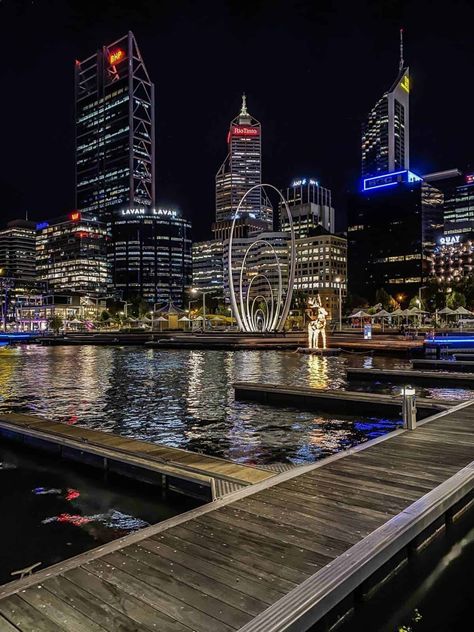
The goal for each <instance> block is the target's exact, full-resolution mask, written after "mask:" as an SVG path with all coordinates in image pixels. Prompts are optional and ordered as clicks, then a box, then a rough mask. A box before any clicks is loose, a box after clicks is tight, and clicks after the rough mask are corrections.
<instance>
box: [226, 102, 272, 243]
mask: <svg viewBox="0 0 474 632" xmlns="http://www.w3.org/2000/svg"><path fill="white" fill-rule="evenodd" d="M227 148H228V153H227V156H226V159H225V160H224V162H223V163H222V165H221V167H220V168H219V171H218V172H217V175H216V225H217V226H216V228H217V227H218V225H219V223H220V222H225V221H228V220H232V219H233V217H234V215H235V212H236V210H237V207H238V205H239V202H240V201H241V199H242V197H243V196H244V194H245V193H246V192H247V191H248V190H249V189H250V188H251V187H253V186H255V185H258V184H261V183H262V127H261V124H260V123H259V122H258V121H257V119H255V118H254V117H253V116H251V115H250V114H249V112H248V111H247V102H246V97H245V95H243V96H242V108H241V110H240V113H239V114H238V116H237V117H236V118H234V119H233V120H232V121H231V123H230V127H229V131H228V133H227ZM241 211H242V214H248V216H249V217H250V218H252V219H256V220H261V221H263V222H265V224H266V228H267V230H268V229H271V228H272V226H273V210H272V208H271V205H270V204H269V202H268V200H267V198H266V196H265V195H264V193H262V191H261V189H255V190H254V191H252V192H251V193H250V194H249V195H248V196H247V197H246V199H245V202H244V203H243V205H242V206H241ZM227 236H228V235H227Z"/></svg>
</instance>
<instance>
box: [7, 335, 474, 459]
mask: <svg viewBox="0 0 474 632" xmlns="http://www.w3.org/2000/svg"><path fill="white" fill-rule="evenodd" d="M348 364H349V365H351V366H367V367H372V366H374V367H380V366H386V367H392V368H393V367H397V366H400V367H406V366H408V362H407V361H406V360H401V359H391V358H373V357H370V356H362V355H345V356H340V357H327V358H321V357H316V356H310V355H302V354H297V353H294V352H287V351H236V352H232V351H201V350H196V351H192V350H154V349H144V348H143V347H93V346H83V347H76V346H65V347H41V346H36V345H31V346H17V347H4V348H2V349H0V412H10V411H16V412H26V413H32V414H37V415H42V416H44V417H47V418H50V419H53V420H56V421H61V422H64V423H68V424H80V425H85V426H87V427H90V428H96V429H100V430H105V431H111V432H115V433H118V434H121V435H124V436H130V437H134V438H137V439H144V440H147V441H154V442H158V443H162V444H166V445H170V446H176V447H181V448H186V449H189V450H195V451H202V452H204V453H206V454H213V455H218V456H223V457H226V458H230V459H232V460H235V461H239V462H244V463H246V462H247V463H273V462H284V461H290V462H293V463H301V462H307V461H312V460H315V459H318V458H321V457H323V456H327V455H329V454H332V453H334V452H337V451H339V450H340V449H343V448H346V447H348V446H351V445H354V444H357V443H360V442H361V441H365V440H367V439H370V438H373V437H376V436H378V435H380V434H383V433H385V432H387V431H389V430H392V429H393V428H394V427H396V425H397V424H398V423H399V420H398V419H385V418H369V417H364V416H361V415H357V414H354V410H352V409H351V407H350V406H348V410H347V413H346V414H343V415H340V414H338V415H335V414H329V413H328V414H324V415H323V414H318V413H316V414H315V413H312V412H308V411H300V410H296V409H293V408H280V407H278V408H277V407H272V406H267V405H264V404H258V403H253V402H252V403H245V402H236V401H234V393H233V389H232V383H233V382H234V381H239V380H240V381H241V380H250V381H261V382H271V383H278V384H294V385H305V386H312V387H316V388H325V387H329V388H346V387H347V386H348V385H347V383H346V378H345V367H346V365H348ZM350 388H352V389H353V388H360V389H366V390H367V389H370V390H379V391H383V392H392V391H393V392H396V391H397V389H399V386H390V385H386V384H383V385H368V384H365V385H364V384H351V385H350ZM419 392H420V394H422V395H424V396H432V397H444V398H450V399H453V398H464V397H466V396H467V395H468V394H470V393H471V392H470V391H465V390H462V389H423V390H420V391H419Z"/></svg>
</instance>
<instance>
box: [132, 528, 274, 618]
mask: <svg viewBox="0 0 474 632" xmlns="http://www.w3.org/2000/svg"><path fill="white" fill-rule="evenodd" d="M139 548H142V549H146V550H148V551H151V552H152V553H156V554H157V555H160V556H161V557H162V558H163V559H165V560H167V561H168V562H169V563H170V566H171V565H173V567H175V566H176V565H178V564H179V565H180V566H183V567H185V568H188V569H191V570H197V571H199V574H200V575H203V576H205V577H206V578H210V579H212V580H214V579H215V580H217V581H219V582H220V583H221V584H224V585H225V586H228V587H229V588H230V589H231V590H232V591H238V592H241V593H243V594H244V595H248V596H250V597H254V598H255V600H256V601H257V603H258V604H259V609H261V608H262V607H263V606H264V605H265V604H270V603H273V601H274V600H275V598H277V599H278V598H279V596H281V595H282V594H283V593H278V592H277V591H273V593H274V594H273V596H269V595H268V590H269V587H268V586H267V585H263V586H262V583H261V582H258V581H256V578H255V575H254V574H253V575H251V576H250V577H245V576H244V577H242V575H240V574H237V573H235V572H233V571H232V570H230V569H229V568H228V567H227V565H226V566H219V565H217V564H215V563H211V562H209V561H208V559H206V557H203V556H202V554H201V551H200V550H199V549H198V550H196V551H195V553H194V554H190V553H189V552H188V553H184V552H182V551H180V550H179V549H177V548H173V547H172V546H168V545H167V544H165V542H163V541H162V540H160V541H158V540H155V539H152V538H149V539H147V540H143V542H141V543H140V545H139Z"/></svg>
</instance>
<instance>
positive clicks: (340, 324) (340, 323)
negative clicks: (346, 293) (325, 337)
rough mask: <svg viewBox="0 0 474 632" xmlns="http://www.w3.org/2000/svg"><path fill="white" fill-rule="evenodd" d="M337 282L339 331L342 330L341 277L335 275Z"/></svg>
mask: <svg viewBox="0 0 474 632" xmlns="http://www.w3.org/2000/svg"><path fill="white" fill-rule="evenodd" d="M334 280H335V281H336V283H338V284H339V331H342V282H343V279H342V277H339V276H338V277H336V278H335V279H334Z"/></svg>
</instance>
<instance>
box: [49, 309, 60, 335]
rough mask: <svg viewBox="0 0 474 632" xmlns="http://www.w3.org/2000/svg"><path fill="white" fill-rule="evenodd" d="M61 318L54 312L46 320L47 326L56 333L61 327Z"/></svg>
mask: <svg viewBox="0 0 474 632" xmlns="http://www.w3.org/2000/svg"><path fill="white" fill-rule="evenodd" d="M63 324H64V323H63V319H62V318H61V317H60V316H58V315H57V314H55V315H54V316H52V317H51V318H50V319H49V320H48V325H49V328H50V329H52V330H53V331H54V333H56V334H58V333H59V330H60V329H61V328H62V327H63Z"/></svg>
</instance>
